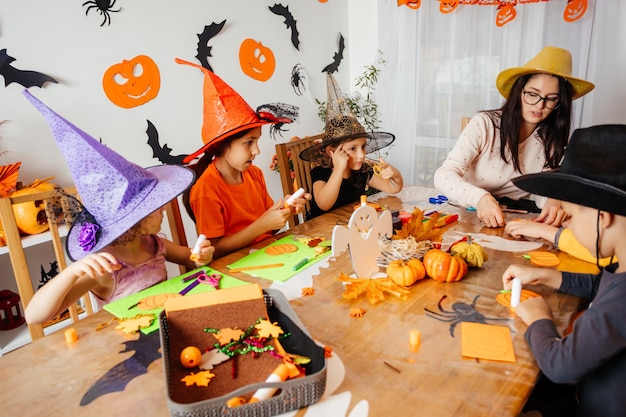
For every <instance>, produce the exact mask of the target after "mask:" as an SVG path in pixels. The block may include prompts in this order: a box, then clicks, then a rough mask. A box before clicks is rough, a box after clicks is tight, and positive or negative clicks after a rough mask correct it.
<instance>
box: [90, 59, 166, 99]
mask: <svg viewBox="0 0 626 417" xmlns="http://www.w3.org/2000/svg"><path fill="white" fill-rule="evenodd" d="M160 87H161V74H160V73H159V67H158V66H157V64H156V63H155V62H154V61H153V60H152V58H150V57H149V56H146V55H138V56H136V57H134V58H133V59H130V60H123V61H122V62H120V63H117V64H114V65H111V66H110V67H109V69H107V70H106V72H105V73H104V77H102V88H104V93H105V94H106V96H107V97H108V98H109V100H111V102H113V104H115V105H117V106H120V107H123V108H125V109H130V108H131V107H136V106H140V105H142V104H144V103H146V102H148V101H150V100H152V99H153V98H155V97H156V96H157V94H158V93H159V88H160Z"/></svg>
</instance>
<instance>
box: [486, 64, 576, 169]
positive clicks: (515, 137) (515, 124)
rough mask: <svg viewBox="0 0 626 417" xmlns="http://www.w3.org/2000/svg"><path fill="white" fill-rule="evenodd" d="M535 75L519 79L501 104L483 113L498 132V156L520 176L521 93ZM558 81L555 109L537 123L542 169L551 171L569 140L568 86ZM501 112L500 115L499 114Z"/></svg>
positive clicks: (570, 101)
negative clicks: (544, 167)
mask: <svg viewBox="0 0 626 417" xmlns="http://www.w3.org/2000/svg"><path fill="white" fill-rule="evenodd" d="M536 75H538V74H527V75H522V76H521V77H519V78H518V79H517V80H516V81H515V83H514V84H513V87H512V88H511V92H510V93H509V98H508V99H507V100H506V102H505V103H504V105H503V106H502V107H501V108H499V109H495V110H486V111H485V113H487V115H488V116H489V118H490V119H491V121H492V123H493V124H494V126H495V128H496V129H500V157H501V158H502V160H503V161H505V162H513V166H514V167H515V170H516V171H518V172H520V173H522V174H523V172H522V171H521V168H520V163H519V145H520V138H519V132H520V126H521V123H522V116H521V114H522V90H523V89H524V87H525V86H526V83H527V82H528V81H529V80H530V79H531V78H532V77H534V76H536ZM557 78H558V80H559V107H557V108H556V109H554V110H552V112H551V113H550V115H549V116H548V117H547V118H546V120H544V121H543V122H541V124H540V125H539V129H538V131H537V133H538V135H539V137H540V140H541V142H542V143H543V145H544V150H545V157H546V167H548V168H551V169H554V168H557V167H558V166H559V165H560V164H561V160H562V159H563V154H564V153H565V147H566V146H567V143H568V141H569V131H570V124H571V118H572V91H573V88H572V86H571V84H570V83H569V82H568V81H567V80H565V79H564V78H562V77H557ZM500 113H501V116H500V115H499V114H500Z"/></svg>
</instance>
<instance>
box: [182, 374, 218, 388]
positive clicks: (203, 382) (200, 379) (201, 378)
mask: <svg viewBox="0 0 626 417" xmlns="http://www.w3.org/2000/svg"><path fill="white" fill-rule="evenodd" d="M214 376H215V374H214V373H211V372H209V371H200V372H198V373H197V374H194V373H193V372H192V373H191V374H189V375H186V376H185V377H184V378H183V379H181V381H182V382H184V383H185V385H187V386H190V385H193V384H196V385H197V386H199V387H208V386H209V382H211V379H212V378H213V377H214Z"/></svg>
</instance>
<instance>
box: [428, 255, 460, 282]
mask: <svg viewBox="0 0 626 417" xmlns="http://www.w3.org/2000/svg"><path fill="white" fill-rule="evenodd" d="M424 267H425V269H426V274H427V275H428V276H429V277H431V278H432V279H434V280H437V281H440V282H455V281H460V280H461V279H463V277H464V276H465V274H467V263H466V262H465V261H464V260H463V259H461V258H459V257H458V256H452V255H450V254H449V253H447V252H444V251H442V250H441V249H431V250H429V251H428V252H426V254H425V255H424Z"/></svg>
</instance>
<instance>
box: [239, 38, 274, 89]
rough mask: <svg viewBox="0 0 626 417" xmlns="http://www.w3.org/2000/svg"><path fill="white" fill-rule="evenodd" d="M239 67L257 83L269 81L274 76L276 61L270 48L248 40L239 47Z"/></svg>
mask: <svg viewBox="0 0 626 417" xmlns="http://www.w3.org/2000/svg"><path fill="white" fill-rule="evenodd" d="M239 65H241V70H242V71H243V73H244V74H246V75H247V76H249V77H251V78H254V79H255V80H257V81H267V80H269V79H270V78H271V77H272V75H273V74H274V70H275V69H276V59H274V53H273V52H272V50H271V49H270V48H268V47H267V46H263V44H262V43H261V42H257V41H255V40H254V39H250V38H248V39H246V40H244V41H243V42H242V43H241V46H240V47H239Z"/></svg>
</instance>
